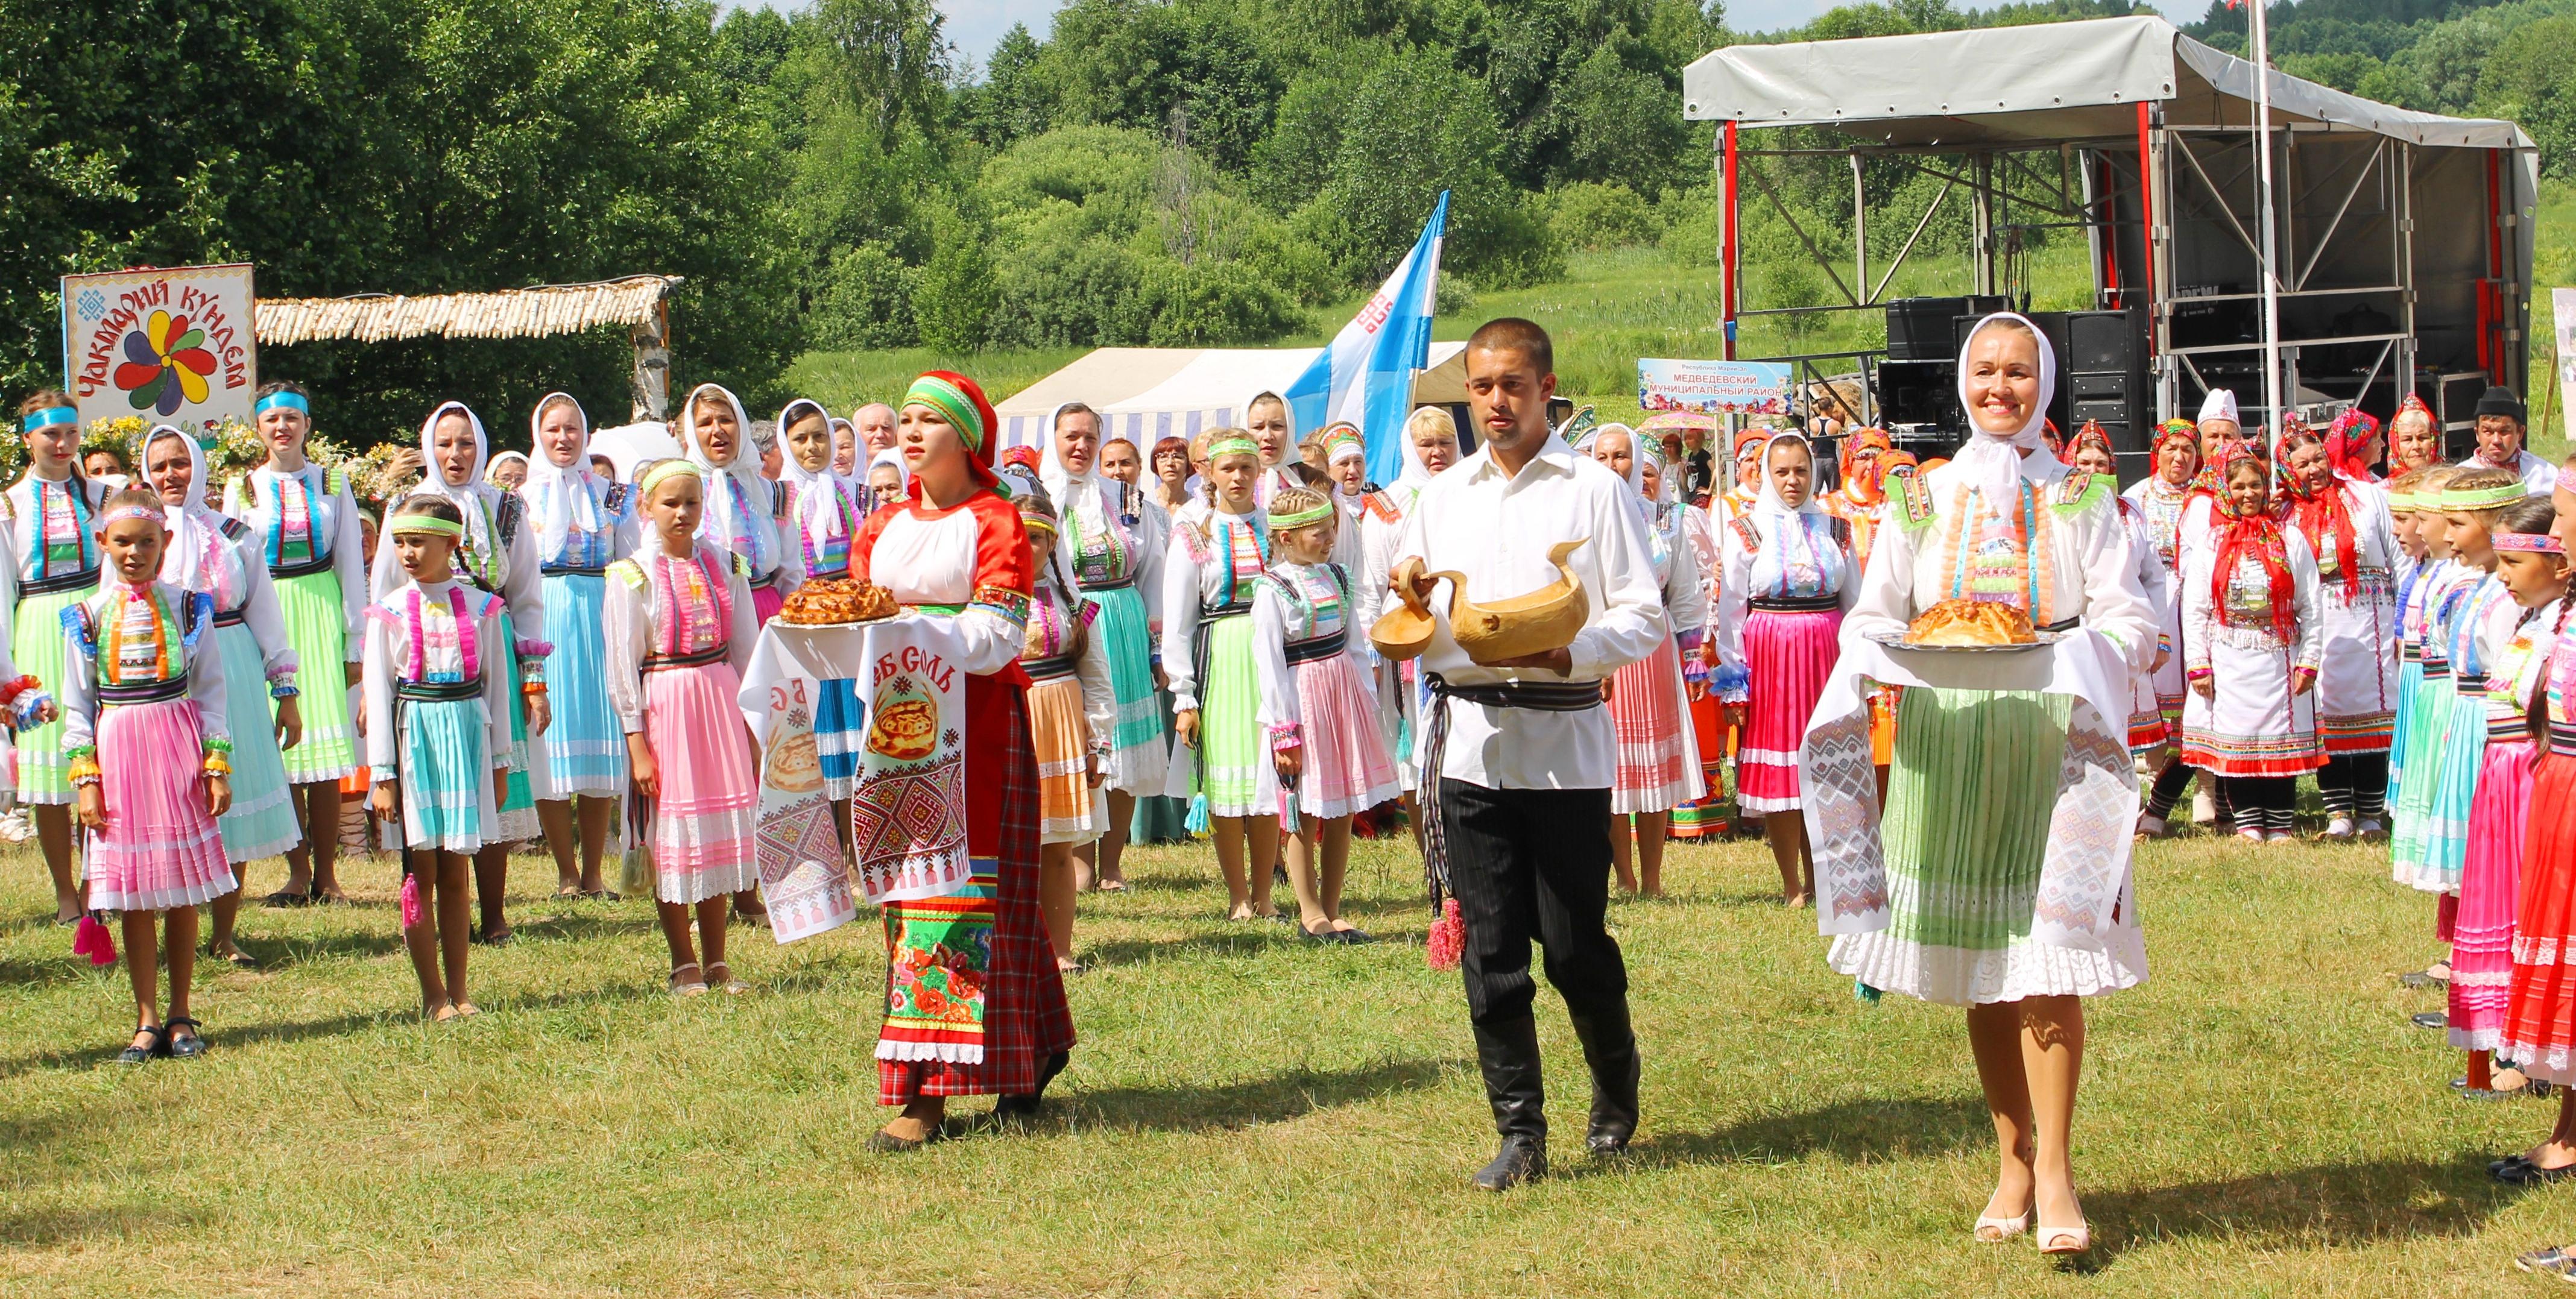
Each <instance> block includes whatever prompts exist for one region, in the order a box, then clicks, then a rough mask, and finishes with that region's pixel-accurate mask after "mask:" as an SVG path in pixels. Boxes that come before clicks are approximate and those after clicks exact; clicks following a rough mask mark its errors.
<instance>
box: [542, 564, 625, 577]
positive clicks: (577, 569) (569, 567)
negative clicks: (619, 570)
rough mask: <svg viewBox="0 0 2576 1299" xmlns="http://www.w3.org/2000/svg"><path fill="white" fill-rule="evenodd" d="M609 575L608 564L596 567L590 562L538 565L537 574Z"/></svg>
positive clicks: (549, 575) (571, 575)
mask: <svg viewBox="0 0 2576 1299" xmlns="http://www.w3.org/2000/svg"><path fill="white" fill-rule="evenodd" d="M607 575H608V566H607V565H605V564H602V565H600V566H598V567H596V568H593V567H591V566H590V565H588V564H539V565H537V576H539V577H606V576H607Z"/></svg>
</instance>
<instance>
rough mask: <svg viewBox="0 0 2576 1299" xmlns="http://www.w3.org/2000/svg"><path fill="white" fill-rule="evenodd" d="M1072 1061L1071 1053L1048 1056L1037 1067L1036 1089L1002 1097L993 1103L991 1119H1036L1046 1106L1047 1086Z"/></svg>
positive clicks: (1061, 1052)
mask: <svg viewBox="0 0 2576 1299" xmlns="http://www.w3.org/2000/svg"><path fill="white" fill-rule="evenodd" d="M1072 1060H1073V1053H1072V1052H1069V1051H1058V1052H1056V1053H1055V1054H1053V1055H1050V1056H1048V1057H1047V1058H1046V1059H1045V1061H1043V1062H1042V1063H1040V1064H1039V1066H1038V1089H1037V1090H1036V1091H1033V1092H1030V1093H1029V1094H1028V1095H1026V1096H1004V1097H1001V1098H1000V1099H998V1100H996V1101H994V1102H993V1117H995V1118H997V1119H1005V1120H1022V1119H1033V1118H1036V1117H1037V1116H1038V1111H1039V1110H1040V1109H1042V1108H1043V1107H1044V1106H1045V1105H1046V1089H1047V1084H1048V1083H1051V1082H1054V1081H1055V1076H1056V1075H1057V1074H1060V1073H1063V1072H1064V1067H1065V1065H1067V1064H1069V1063H1071V1062H1072Z"/></svg>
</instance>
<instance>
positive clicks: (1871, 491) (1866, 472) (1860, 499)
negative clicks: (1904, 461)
mask: <svg viewBox="0 0 2576 1299" xmlns="http://www.w3.org/2000/svg"><path fill="white" fill-rule="evenodd" d="M1871 448H1875V449H1876V450H1877V451H1878V454H1877V455H1876V456H1874V457H1872V458H1871V460H1870V462H1869V463H1868V464H1866V465H1861V466H1857V467H1855V466H1854V464H1853V461H1855V460H1856V459H1858V458H1859V456H1860V453H1861V452H1862V451H1863V450H1866V449H1871ZM1895 452H1896V439H1894V438H1892V437H1889V436H1888V435H1887V430H1886V429H1883V428H1863V429H1854V430H1852V432H1851V435H1850V436H1848V437H1846V438H1844V439H1843V445H1842V450H1841V452H1840V453H1839V454H1838V455H1837V456H1836V457H1835V458H1836V460H1837V461H1839V462H1840V463H1839V464H1838V466H1837V467H1838V468H1840V469H1841V470H1842V476H1843V489H1842V490H1843V495H1845V496H1847V497H1849V498H1850V499H1851V500H1852V501H1853V502H1855V503H1857V504H1860V505H1876V504H1878V503H1879V502H1880V501H1882V500H1884V499H1886V491H1885V486H1886V482H1887V458H1888V457H1889V456H1890V455H1893V454H1895Z"/></svg>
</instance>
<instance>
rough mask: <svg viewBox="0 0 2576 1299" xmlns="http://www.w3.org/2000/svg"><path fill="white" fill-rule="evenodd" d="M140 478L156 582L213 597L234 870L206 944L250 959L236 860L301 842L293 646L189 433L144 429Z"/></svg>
mask: <svg viewBox="0 0 2576 1299" xmlns="http://www.w3.org/2000/svg"><path fill="white" fill-rule="evenodd" d="M141 462H142V466H143V482H144V483H145V484H147V485H149V486H150V487H151V489H152V491H153V492H154V493H155V494H157V495H159V496H160V498H161V504H162V506H163V509H164V511H165V517H166V520H167V524H168V527H169V530H170V541H169V544H168V546H167V547H165V548H164V550H163V551H162V559H161V580H162V581H163V582H165V583H167V584H169V585H170V586H172V587H175V588H177V589H179V590H183V591H193V592H197V593H200V594H203V595H206V596H208V597H210V598H212V599H213V601H214V636H215V650H216V654H217V657H218V658H219V659H220V660H221V661H222V664H223V677H224V698H225V701H226V702H225V707H226V709H227V710H228V711H229V712H230V713H231V714H232V715H233V716H235V717H238V718H239V719H240V720H241V723H242V724H241V725H238V726H232V727H231V728H230V729H231V732H232V736H231V738H232V746H233V752H232V759H231V761H232V768H233V770H232V789H233V798H232V806H231V807H229V808H227V809H225V811H224V813H223V815H222V816H220V817H218V818H216V821H215V826H216V829H217V830H219V831H220V832H221V833H222V836H223V842H224V859H225V860H226V861H227V862H230V863H231V864H232V866H233V868H234V877H235V883H234V887H233V889H232V891H231V892H229V893H226V894H224V895H223V896H222V897H219V898H216V899H215V900H214V901H213V902H212V903H210V904H209V905H208V910H210V911H212V912H213V913H214V925H213V930H212V933H210V934H209V935H208V938H207V941H206V950H207V952H208V953H209V954H211V955H212V956H213V957H214V958H215V959H216V960H219V961H224V962H228V963H230V964H233V965H238V966H253V965H256V964H257V962H255V961H253V960H252V959H251V958H250V957H249V955H248V954H246V953H244V952H243V951H242V950H241V948H240V947H238V946H236V945H235V944H234V942H233V923H234V921H235V919H236V918H237V917H238V916H239V915H240V914H241V900H242V894H243V893H245V892H247V891H248V886H247V885H246V884H244V883H242V882H241V879H240V876H241V867H242V865H243V864H244V863H246V862H252V861H256V860H258V859H260V858H262V857H275V856H278V855H280V854H282V853H284V852H286V851H287V850H289V849H291V848H294V847H296V846H298V845H300V844H302V843H303V842H304V827H303V825H302V823H301V822H299V821H298V820H297V819H296V815H295V800H294V797H293V796H292V795H291V794H290V793H289V792H288V787H287V784H286V760H285V758H284V756H283V750H284V749H292V748H294V747H295V745H296V743H297V741H298V740H300V739H301V738H302V737H303V732H304V721H303V715H302V712H301V710H300V705H299V704H298V703H297V702H296V688H295V669H296V662H295V645H294V642H292V641H290V640H288V639H287V635H286V619H285V618H284V617H283V616H281V615H280V614H279V613H278V611H277V592H276V590H275V589H274V587H273V585H272V584H271V583H270V581H269V578H268V564H267V562H266V561H265V560H264V558H263V557H262V556H261V555H260V553H259V540H258V537H257V535H256V534H254V533H252V531H251V530H250V527H249V525H247V524H244V523H242V522H240V521H239V520H236V519H227V518H225V517H224V516H222V515H220V514H217V513H215V512H214V511H213V510H211V509H209V508H207V506H206V503H205V501H206V487H205V484H206V455H205V452H204V451H203V450H202V449H200V448H199V447H198V445H197V440H196V439H195V438H192V437H190V436H188V435H187V434H186V433H184V432H181V431H180V430H179V429H177V428H174V427H172V426H171V425H168V424H162V425H159V426H157V427H155V428H154V429H153V430H152V431H151V432H149V433H147V434H144V435H143V448H142V456H141ZM255 690H256V691H261V692H263V693H265V694H267V695H268V697H269V698H270V700H271V701H273V702H274V703H275V705H276V708H277V715H276V720H275V722H274V724H273V725H272V724H271V722H270V719H269V717H268V715H267V714H266V713H265V712H263V711H262V710H261V709H260V708H259V707H258V706H257V705H256V704H255V703H253V700H255V699H256V698H257V697H258V696H257V695H254V694H253V693H252V692H253V691H255Z"/></svg>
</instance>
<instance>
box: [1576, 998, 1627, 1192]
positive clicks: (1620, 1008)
mask: <svg viewBox="0 0 2576 1299" xmlns="http://www.w3.org/2000/svg"><path fill="white" fill-rule="evenodd" d="M1574 1036H1575V1038H1576V1039H1577V1040H1579V1041H1581V1042H1582V1043H1583V1063H1584V1064H1585V1065H1586V1066H1587V1067H1589V1068H1590V1069H1591V1071H1592V1123H1591V1126H1590V1127H1588V1128H1587V1129H1586V1130H1585V1131H1584V1134H1583V1144H1584V1145H1585V1146H1586V1147H1587V1148H1589V1149H1590V1150H1591V1151H1592V1153H1594V1154H1596V1155H1615V1154H1618V1153H1619V1152H1621V1151H1623V1150H1626V1149H1627V1148H1628V1139H1629V1138H1630V1137H1633V1136H1635V1135H1637V1078H1638V1076H1639V1074H1640V1073H1641V1072H1642V1070H1643V1065H1642V1064H1641V1062H1640V1061H1639V1060H1638V1058H1637V1034H1636V1032H1635V1030H1633V1029H1631V1028H1630V1027H1629V1025H1628V1004H1627V1002H1626V1001H1624V1000H1623V1001H1621V1002H1620V1003H1619V1004H1618V1005H1617V1006H1616V1007H1615V1008H1613V1009H1610V1010H1607V1011H1603V1012H1600V1013H1597V1014H1592V1015H1576V1016H1574Z"/></svg>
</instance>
